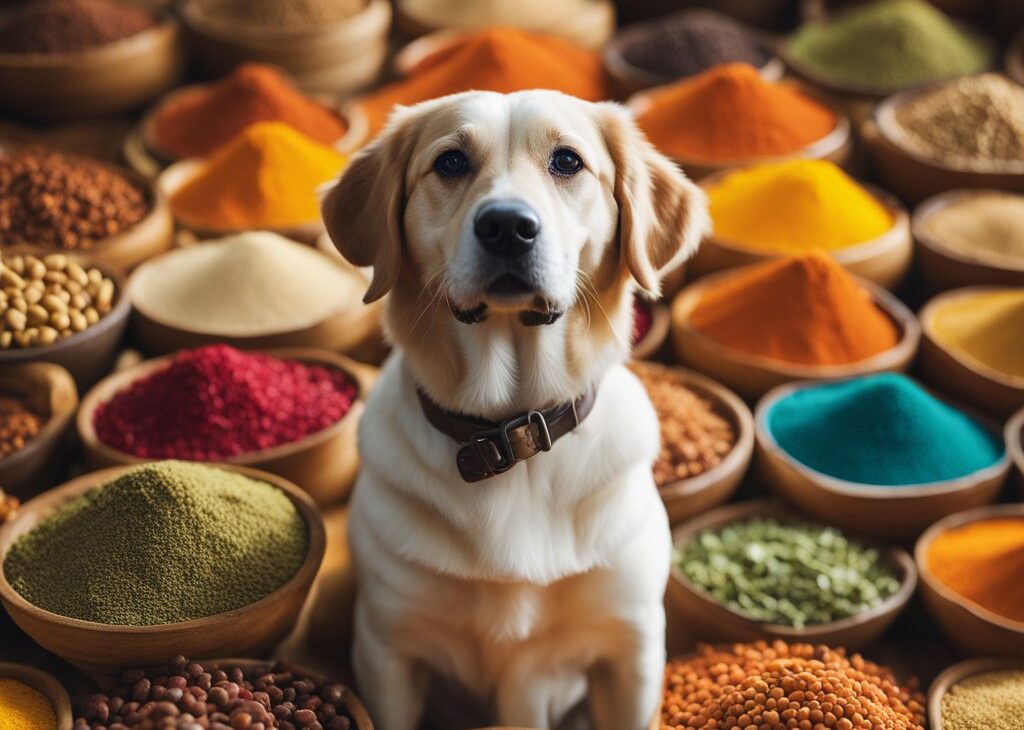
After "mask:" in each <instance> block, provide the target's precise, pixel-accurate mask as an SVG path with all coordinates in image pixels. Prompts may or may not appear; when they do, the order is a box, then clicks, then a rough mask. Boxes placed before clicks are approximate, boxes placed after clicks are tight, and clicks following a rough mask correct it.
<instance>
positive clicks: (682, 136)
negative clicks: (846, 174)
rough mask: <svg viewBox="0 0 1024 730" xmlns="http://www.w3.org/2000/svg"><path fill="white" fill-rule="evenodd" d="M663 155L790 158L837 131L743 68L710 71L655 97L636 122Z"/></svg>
mask: <svg viewBox="0 0 1024 730" xmlns="http://www.w3.org/2000/svg"><path fill="white" fill-rule="evenodd" d="M637 122H638V123H639V124H640V127H641V128H642V129H643V130H644V132H646V133H647V136H648V138H650V140H651V142H653V143H654V145H655V146H656V147H657V148H658V149H659V150H661V151H662V152H664V153H665V154H667V155H670V156H674V157H682V158H688V159H694V160H708V161H714V162H723V161H746V160H756V159H761V158H766V157H778V156H781V155H787V154H792V153H794V152H797V151H799V150H801V149H803V148H804V147H806V146H807V145H809V144H811V143H813V142H817V141H818V140H820V139H822V138H823V137H825V136H826V135H827V134H829V133H830V132H831V131H832V130H833V129H835V126H836V116H835V114H833V113H832V112H831V111H830V110H829V109H828V107H825V106H823V105H822V104H819V103H818V102H816V101H814V100H813V99H811V98H809V97H807V96H805V95H804V94H802V93H800V92H799V91H797V90H796V89H795V88H793V87H791V86H786V85H784V84H776V83H771V82H769V81H765V80H764V79H763V78H762V77H761V74H760V73H758V71H757V69H755V68H754V67H753V66H750V65H749V64H745V63H730V64H725V65H722V66H715V67H713V68H711V69H709V70H708V71H705V72H704V73H702V74H700V75H698V76H693V77H690V78H688V79H683V80H682V81H679V82H676V83H675V84H672V85H671V86H668V87H665V88H664V89H663V90H661V91H658V92H655V94H654V96H653V97H652V99H651V106H650V107H649V108H648V109H647V110H646V111H645V112H644V113H643V114H641V115H640V116H639V117H638V118H637Z"/></svg>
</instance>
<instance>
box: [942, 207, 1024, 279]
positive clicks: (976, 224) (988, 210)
mask: <svg viewBox="0 0 1024 730" xmlns="http://www.w3.org/2000/svg"><path fill="white" fill-rule="evenodd" d="M923 227H924V231H925V233H926V234H928V236H930V237H931V238H932V239H934V241H935V242H936V243H938V244H940V245H941V246H943V247H944V248H946V249H948V250H949V251H952V252H954V253H957V254H959V255H961V256H963V257H965V258H968V259H971V260H972V261H978V262H980V263H987V264H992V265H995V266H1009V267H1013V268H1024V195H1015V194H1014V193H1004V192H999V191H995V190H993V191H990V192H982V193H976V194H970V195H964V196H962V197H960V198H959V199H957V200H956V201H954V202H952V203H950V204H949V205H947V206H945V207H943V208H940V209H938V210H936V211H935V212H934V213H932V214H930V215H929V216H928V217H927V218H925V220H924V226H923Z"/></svg>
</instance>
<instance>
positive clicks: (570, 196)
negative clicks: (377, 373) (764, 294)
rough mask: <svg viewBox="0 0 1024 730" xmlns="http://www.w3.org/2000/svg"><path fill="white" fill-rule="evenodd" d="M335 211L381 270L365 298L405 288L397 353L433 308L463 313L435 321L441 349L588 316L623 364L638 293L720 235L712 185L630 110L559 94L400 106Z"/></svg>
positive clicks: (339, 237) (363, 156) (332, 215)
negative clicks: (490, 329) (653, 140)
mask: <svg viewBox="0 0 1024 730" xmlns="http://www.w3.org/2000/svg"><path fill="white" fill-rule="evenodd" d="M323 216H324V221H325V223H326V226H327V230H328V232H329V233H330V236H331V238H332V239H333V241H334V243H335V245H336V246H337V247H338V249H339V250H340V251H341V253H342V254H343V255H344V256H345V257H346V258H347V259H348V260H349V261H351V262H352V263H354V264H356V265H358V266H372V267H373V280H372V283H371V285H370V288H369V290H368V291H367V293H366V300H367V301H372V300H375V299H378V298H380V297H382V296H384V295H385V294H386V293H388V292H389V291H394V296H393V297H392V304H391V312H390V316H389V323H388V324H389V329H390V331H391V334H392V337H393V338H394V339H395V340H396V341H397V342H398V343H399V344H402V345H405V346H407V347H408V345H409V344H411V334H412V331H413V330H414V329H415V327H416V326H423V325H418V324H414V323H418V322H420V321H422V319H423V317H424V312H425V310H429V309H432V308H435V307H436V308H442V307H443V308H445V309H447V310H449V312H450V314H448V316H447V317H446V318H445V319H446V323H447V325H448V326H445V327H442V326H441V325H440V324H439V323H438V322H437V320H438V317H437V312H428V313H427V314H426V316H427V317H429V321H430V326H431V327H433V328H435V330H438V331H435V332H432V333H431V338H430V339H431V341H435V340H434V337H435V336H439V337H443V336H444V335H445V334H446V332H445V331H447V335H448V336H449V337H459V336H460V335H459V334H458V333H452V332H451V331H450V330H451V329H454V328H462V329H472V327H471V326H472V325H478V324H480V323H485V324H489V325H494V324H495V323H496V322H500V323H502V325H501V326H506V327H508V326H512V325H514V326H516V327H518V328H520V329H523V328H527V329H530V328H535V327H537V326H538V325H548V324H552V323H553V322H556V321H558V320H559V319H560V318H561V317H562V316H563V315H566V314H571V313H573V312H581V313H582V312H586V315H587V317H586V322H587V324H588V325H589V324H590V323H591V322H595V321H596V320H598V319H599V318H601V317H603V318H604V319H605V320H606V321H605V322H604V323H603V325H606V326H607V328H608V329H610V330H611V333H610V334H611V339H613V340H616V341H618V344H619V345H620V346H621V347H620V348H619V349H620V350H621V351H622V353H623V354H624V352H625V349H624V348H625V347H628V338H629V331H630V323H629V321H628V318H627V315H628V313H626V314H623V313H622V311H620V310H622V309H623V307H628V306H629V305H630V295H631V294H632V292H633V289H634V288H635V286H636V285H639V287H640V288H641V289H643V290H644V291H646V292H647V293H649V294H650V295H652V296H653V295H656V294H657V293H658V291H659V287H660V285H659V281H660V278H661V276H662V275H663V274H664V273H666V272H667V271H669V270H670V269H672V268H673V267H675V266H676V265H678V264H679V263H680V262H682V261H683V260H684V259H686V258H687V257H688V256H689V255H691V254H692V253H693V252H694V251H695V250H696V247H697V245H698V243H699V242H700V239H701V236H702V235H703V234H704V232H705V230H706V228H707V225H708V219H707V213H706V206H705V201H704V198H703V195H702V193H701V192H700V190H699V189H698V188H697V187H696V186H695V185H693V184H692V183H691V182H690V181H689V180H688V179H687V178H686V177H685V176H684V175H683V174H682V173H681V172H680V171H679V170H678V169H677V168H676V167H675V166H674V165H673V164H672V163H671V162H670V161H669V160H667V159H666V158H665V157H663V156H662V155H660V154H659V153H658V152H656V151H655V150H654V148H653V147H652V146H651V145H650V144H649V143H648V142H647V141H646V139H644V137H643V135H642V134H641V133H640V132H639V131H638V130H637V128H636V126H635V125H634V123H633V120H632V118H631V117H630V115H629V113H628V112H627V111H626V110H625V109H623V108H622V107H620V106H618V105H616V104H610V103H607V104H593V103H589V102H584V101H581V100H578V99H575V98H572V97H569V96H565V95H563V94H559V93H557V92H550V91H528V92H520V93H515V94H509V95H502V94H495V93H490V92H469V93H465V94H456V95H453V96H449V97H444V98H441V99H437V100H434V101H429V102H425V103H423V104H419V105H417V106H414V107H409V108H401V109H399V110H398V111H396V112H395V114H394V115H393V116H392V118H391V120H390V122H389V124H388V126H387V127H386V129H385V130H384V131H383V132H382V133H381V135H380V136H379V137H377V139H376V140H375V141H374V142H372V143H371V144H370V145H369V146H367V147H366V148H365V149H364V150H362V151H361V152H360V153H359V154H357V155H356V156H355V157H354V158H353V160H352V162H351V164H350V165H349V167H348V169H347V170H346V172H345V173H344V175H343V176H342V178H341V180H340V181H339V182H338V184H337V185H335V186H334V187H333V188H332V189H331V190H329V192H328V193H327V194H326V197H325V198H324V203H323ZM396 307H397V308H398V309H400V310H401V311H400V312H396V311H395V309H396ZM562 326H565V325H564V323H563V325H562ZM482 329H483V328H482ZM597 329H601V327H598V328H597ZM442 330H445V331H442ZM465 349H466V348H463V350H465Z"/></svg>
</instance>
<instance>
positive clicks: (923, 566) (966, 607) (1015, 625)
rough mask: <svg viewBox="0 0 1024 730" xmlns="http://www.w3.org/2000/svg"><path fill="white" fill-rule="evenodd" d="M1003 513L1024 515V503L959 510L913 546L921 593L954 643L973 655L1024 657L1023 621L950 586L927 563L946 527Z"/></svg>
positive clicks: (958, 525)
mask: <svg viewBox="0 0 1024 730" xmlns="http://www.w3.org/2000/svg"><path fill="white" fill-rule="evenodd" d="M1003 517H1024V504H1000V505H993V506H990V507H978V508H976V509H970V510H967V511H965V512H957V513H956V514H952V515H949V516H948V517H946V518H944V519H942V520H940V521H938V522H936V523H935V524H934V525H932V526H931V527H929V528H928V529H927V530H926V531H925V533H924V534H923V535H921V537H920V539H919V540H918V541H917V545H916V546H915V547H914V559H915V561H917V570H918V572H919V573H920V574H921V596H922V597H923V598H924V603H925V605H926V606H927V607H928V612H929V613H930V614H931V616H932V618H933V619H935V622H936V623H937V624H938V625H939V628H940V629H942V633H943V634H944V635H945V636H946V639H947V640H949V642H950V643H951V644H953V646H955V647H956V648H957V649H959V650H960V651H961V652H964V653H965V654H968V655H971V656H999V657H1011V656H1012V657H1018V658H1024V623H1021V622H1018V621H1011V620H1010V619H1007V618H1003V617H1002V616H999V615H997V614H994V613H992V612H991V611H987V610H986V609H984V608H982V607H981V606H978V605H976V604H974V603H972V602H970V601H968V600H966V599H965V598H963V597H961V596H960V595H959V594H957V593H956V592H954V591H952V590H950V589H949V588H947V587H946V586H945V585H944V584H943V583H941V582H940V581H939V580H938V579H936V578H935V576H934V575H932V572H931V569H930V568H929V567H928V550H929V548H930V547H931V544H932V542H933V541H934V540H935V538H936V537H938V536H939V535H940V534H942V533H943V532H945V531H946V530H950V529H952V528H955V527H960V526H962V525H966V524H969V523H971V522H977V521H979V520H987V519H992V518H1003Z"/></svg>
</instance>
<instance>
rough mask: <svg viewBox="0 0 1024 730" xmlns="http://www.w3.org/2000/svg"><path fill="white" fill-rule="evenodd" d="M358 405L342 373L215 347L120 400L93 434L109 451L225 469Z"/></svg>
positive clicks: (103, 410)
mask: <svg viewBox="0 0 1024 730" xmlns="http://www.w3.org/2000/svg"><path fill="white" fill-rule="evenodd" d="M355 398H356V386H355V383H354V382H353V381H352V380H351V378H350V377H349V376H348V375H347V374H346V373H344V372H342V371H340V370H332V369H328V368H325V367H319V366H311V365H304V364H303V363H300V362H295V361H291V360H279V359H277V358H275V357H270V356H268V355H263V354H259V353H247V352H240V351H239V350H235V349H233V348H231V347H227V346H225V345H211V346H209V347H203V348H200V349H197V350H188V351H185V352H180V353H178V354H177V355H176V356H175V358H174V360H173V361H172V362H171V364H170V365H169V366H168V367H166V368H164V369H162V370H159V371H157V372H156V373H153V374H152V375H150V376H149V377H146V378H143V379H141V380H138V381H136V382H135V383H133V384H132V385H131V386H129V387H128V388H126V389H125V390H122V391H121V392H119V393H117V394H116V395H115V396H114V397H113V398H111V399H110V400H109V401H107V402H106V403H103V404H101V405H100V406H99V408H97V409H96V415H95V416H94V419H93V426H94V427H95V429H96V435H97V436H98V437H99V440H100V441H102V442H103V443H104V444H106V445H108V446H111V447H113V448H115V449H118V450H120V451H124V452H126V453H129V454H133V455H135V456H139V457H142V458H156V459H185V460H190V461H220V460H223V459H226V458H229V457H231V456H236V455H238V454H246V453H249V452H252V451H259V450H261V449H268V448H271V447H273V446H279V445H281V444H286V443H291V442H293V441H298V440H299V439H301V438H304V437H306V436H308V435H310V434H312V433H315V432H317V431H320V430H321V429H324V428H326V427H327V426H330V425H331V424H333V423H335V422H337V421H339V420H341V418H342V417H343V416H344V415H345V414H346V413H348V411H349V409H350V408H351V407H352V403H353V402H354V401H355Z"/></svg>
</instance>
